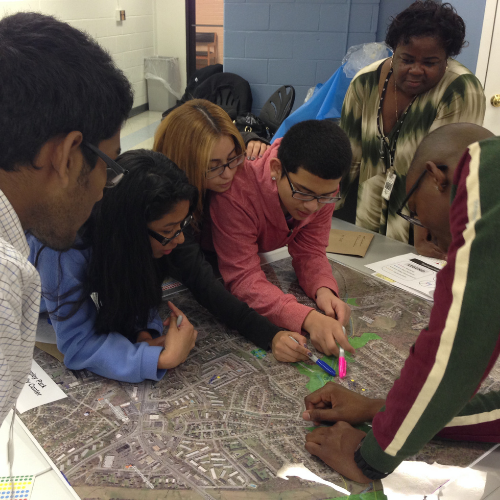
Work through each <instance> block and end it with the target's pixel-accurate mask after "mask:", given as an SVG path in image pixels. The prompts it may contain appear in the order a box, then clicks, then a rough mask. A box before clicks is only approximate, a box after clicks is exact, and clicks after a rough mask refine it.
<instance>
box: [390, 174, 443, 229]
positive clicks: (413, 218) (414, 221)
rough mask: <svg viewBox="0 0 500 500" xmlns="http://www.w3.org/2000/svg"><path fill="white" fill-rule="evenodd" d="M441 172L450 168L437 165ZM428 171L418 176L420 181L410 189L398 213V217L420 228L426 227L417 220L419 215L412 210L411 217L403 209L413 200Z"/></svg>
mask: <svg viewBox="0 0 500 500" xmlns="http://www.w3.org/2000/svg"><path fill="white" fill-rule="evenodd" d="M436 167H437V168H439V170H446V169H447V168H448V166H447V165H436ZM426 172H427V169H424V171H423V172H422V173H421V174H420V175H419V176H418V179H417V180H416V182H415V184H413V186H412V187H411V188H410V190H409V191H408V194H407V195H406V198H405V199H404V200H403V203H401V207H400V208H399V210H398V211H397V212H396V214H397V215H399V216H400V217H402V218H403V219H404V220H406V221H408V222H409V223H410V224H413V225H414V226H419V227H425V226H424V225H423V224H422V223H421V222H420V220H419V219H418V218H417V214H416V213H415V212H412V211H411V210H410V215H406V214H404V213H403V209H404V208H405V206H406V204H407V203H408V200H409V199H410V198H411V196H412V194H413V193H414V192H415V191H416V190H417V188H418V186H419V184H420V182H421V180H422V179H423V178H424V175H425V174H426Z"/></svg>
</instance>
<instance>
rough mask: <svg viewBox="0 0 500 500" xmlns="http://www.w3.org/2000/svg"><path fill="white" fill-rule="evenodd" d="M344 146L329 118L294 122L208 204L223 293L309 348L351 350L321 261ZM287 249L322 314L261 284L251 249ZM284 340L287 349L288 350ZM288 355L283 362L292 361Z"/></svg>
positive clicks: (343, 314)
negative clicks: (306, 338)
mask: <svg viewBox="0 0 500 500" xmlns="http://www.w3.org/2000/svg"><path fill="white" fill-rule="evenodd" d="M351 157H352V153H351V146H350V143H349V139H348V138H347V136H346V135H345V133H344V132H343V131H342V130H341V129H340V127H338V126H337V125H335V124H334V123H333V122H330V121H326V120H323V121H318V120H308V121H304V122H301V123H298V124H296V125H294V126H293V127H292V128H291V129H290V130H289V131H288V132H287V133H286V134H285V136H284V137H283V138H282V139H278V140H277V141H275V142H274V144H273V145H272V146H271V147H270V148H269V149H268V150H267V151H266V153H265V154H264V156H263V157H262V158H261V159H259V160H257V161H252V162H249V161H246V162H245V164H244V165H243V166H242V167H241V169H240V171H239V172H238V174H237V175H236V176H235V178H234V181H233V184H232V186H231V189H229V190H228V191H226V192H225V193H218V194H216V195H215V196H214V197H213V198H212V200H211V204H210V214H211V218H212V236H213V242H214V246H215V250H216V252H217V256H218V260H219V269H220V272H221V274H222V277H223V279H224V282H225V283H226V286H227V287H228V288H229V290H230V291H231V293H233V294H234V295H236V296H237V297H238V298H239V299H241V300H242V301H244V302H246V303H247V304H248V305H249V306H250V307H253V308H254V309H255V310H256V311H258V312H259V313H260V314H262V315H264V316H266V317H267V318H268V319H269V320H270V321H272V322H273V323H275V324H277V325H280V326H282V327H283V328H286V329H287V330H291V331H300V330H301V329H302V330H305V331H307V332H309V334H310V337H311V341H312V343H313V345H314V346H315V347H316V349H318V350H320V351H322V352H324V353H325V354H327V355H332V354H335V355H337V354H338V347H337V343H336V342H338V344H339V345H340V346H342V347H343V348H344V349H345V350H348V351H350V352H354V350H353V348H352V347H351V346H350V344H349V343H348V341H347V338H346V336H345V335H344V333H343V331H342V325H343V324H346V323H347V321H348V320H349V316H350V309H349V306H347V304H345V303H344V302H343V301H342V300H341V299H340V298H339V297H338V286H337V283H336V281H335V278H334V277H333V275H332V269H331V266H330V264H329V262H328V259H327V258H326V246H327V245H328V236H329V233H330V227H331V219H332V214H333V210H334V207H335V201H337V200H339V199H340V198H339V183H340V179H341V177H342V176H343V175H344V173H346V172H347V171H348V170H349V168H350V163H351ZM285 245H288V251H289V252H290V255H291V256H292V262H293V267H294V269H295V272H296V273H297V278H298V280H299V284H300V286H301V287H302V288H303V289H304V292H305V293H306V294H307V295H308V296H309V297H310V298H311V299H313V300H314V301H315V302H316V304H317V305H318V307H319V308H320V309H321V310H323V311H324V312H325V314H321V313H319V312H318V311H315V310H314V309H312V308H311V307H307V306H304V305H302V304H299V303H298V302H297V300H296V299H295V297H294V296H293V295H291V294H285V293H283V292H282V291H281V290H280V289H279V288H278V287H276V286H274V285H273V284H271V283H269V281H268V280H267V279H266V276H265V274H264V272H263V271H262V269H261V265H260V258H259V255H258V253H259V252H269V251H271V250H275V249H277V248H281V247H283V246H285ZM295 346H296V344H295V343H294V342H293V341H292V340H290V346H289V348H290V351H294V350H296V347H295ZM292 354H293V353H292V352H291V359H293V358H292Z"/></svg>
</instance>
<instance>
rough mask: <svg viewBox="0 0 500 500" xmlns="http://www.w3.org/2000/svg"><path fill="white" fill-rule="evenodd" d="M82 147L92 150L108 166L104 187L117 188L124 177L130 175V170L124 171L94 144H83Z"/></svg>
mask: <svg viewBox="0 0 500 500" xmlns="http://www.w3.org/2000/svg"><path fill="white" fill-rule="evenodd" d="M82 146H85V147H86V148H88V149H90V151H92V152H94V153H95V154H96V155H97V156H98V157H99V158H100V159H101V160H102V161H103V162H104V163H105V164H106V167H107V169H106V173H107V179H106V184H105V186H104V187H107V188H112V187H115V186H116V185H117V184H118V183H119V182H120V181H121V180H122V178H123V176H124V175H126V174H128V170H126V169H124V168H123V167H122V166H121V165H119V164H118V163H116V161H115V160H112V159H111V158H110V157H109V156H108V155H107V154H104V153H103V152H102V151H101V150H100V149H99V148H96V147H95V146H94V145H93V144H90V143H89V142H82Z"/></svg>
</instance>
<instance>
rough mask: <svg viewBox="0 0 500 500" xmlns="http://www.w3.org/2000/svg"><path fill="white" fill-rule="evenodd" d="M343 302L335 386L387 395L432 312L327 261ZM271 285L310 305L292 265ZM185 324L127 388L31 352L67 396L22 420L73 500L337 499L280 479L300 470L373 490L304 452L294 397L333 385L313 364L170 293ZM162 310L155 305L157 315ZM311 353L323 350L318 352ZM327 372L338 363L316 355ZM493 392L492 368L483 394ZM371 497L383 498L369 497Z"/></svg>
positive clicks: (435, 447)
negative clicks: (170, 363) (171, 356)
mask: <svg viewBox="0 0 500 500" xmlns="http://www.w3.org/2000/svg"><path fill="white" fill-rule="evenodd" d="M332 269H333V272H334V275H335V277H336V279H337V282H338V284H339V288H340V294H341V297H342V298H343V299H344V300H346V301H347V302H348V303H349V304H350V305H351V307H352V317H351V321H350V324H349V326H348V328H347V330H348V335H349V337H350V340H351V342H352V344H353V345H354V346H355V347H356V348H357V354H356V356H355V358H352V357H350V356H348V367H347V373H348V375H347V377H346V378H344V379H343V380H339V379H333V380H334V381H335V382H337V383H340V384H342V385H344V386H346V387H349V388H350V389H352V390H355V391H357V392H360V393H362V394H365V395H367V396H371V397H383V396H385V394H387V392H388V390H389V389H390V387H391V385H392V383H393V381H394V379H395V378H396V377H397V376H398V374H399V371H400V369H401V367H402V365H403V363H404V360H405V358H406V356H407V353H408V350H409V348H410V346H411V345H412V344H413V342H414V341H415V339H416V336H417V335H418V333H419V331H420V329H421V328H423V327H424V326H426V323H427V320H428V317H429V313H430V309H431V304H430V303H429V302H426V301H424V300H422V299H419V298H416V297H414V296H412V295H410V294H407V293H406V292H403V291H401V290H399V289H397V288H393V287H391V286H390V285H387V284H385V283H384V282H382V281H379V280H375V279H373V278H371V277H369V276H366V275H363V274H360V273H358V272H356V271H354V270H351V269H349V268H346V267H344V266H342V265H340V264H336V263H332ZM264 270H265V272H266V275H267V277H268V279H269V280H270V281H271V282H272V283H274V284H276V285H277V286H279V287H280V288H281V289H282V290H283V291H284V292H286V293H293V294H294V295H295V296H296V297H297V299H298V300H299V302H301V303H304V304H307V305H311V306H313V305H314V304H313V302H312V301H311V300H310V299H309V298H308V297H306V296H305V294H304V292H303V291H302V290H301V288H300V287H299V285H298V283H297V279H296V277H295V273H294V271H293V268H292V266H291V260H290V259H289V258H288V259H284V260H281V261H278V262H275V263H273V264H267V265H265V266H264ZM169 299H170V300H172V301H173V302H174V303H175V305H176V306H177V307H179V308H180V309H181V310H182V311H183V312H184V313H185V314H186V316H187V317H188V318H189V320H190V321H191V322H192V323H193V324H194V325H195V327H196V329H197V330H198V332H199V333H198V340H197V343H196V347H195V349H194V350H193V351H192V353H191V354H190V356H189V357H188V359H187V361H186V362H185V363H184V364H183V365H181V366H180V367H178V368H176V369H175V370H171V371H169V372H168V373H167V375H166V376H165V377H164V379H163V380H161V381H160V382H157V383H154V382H151V381H146V382H143V383H140V384H127V383H120V382H115V381H111V380H108V379H105V378H102V377H99V376H97V375H94V374H92V373H89V372H87V371H81V372H72V371H70V370H68V369H66V368H65V367H64V365H63V364H62V363H60V362H59V361H57V360H56V359H54V358H52V357H51V356H50V355H48V354H46V353H45V352H42V351H40V350H38V349H37V350H36V352H35V360H36V361H37V363H38V364H39V365H40V366H41V367H42V368H43V369H44V370H45V371H46V372H47V373H49V374H50V376H51V377H52V378H53V379H54V380H55V381H56V382H57V383H58V384H60V385H61V387H62V389H63V390H64V391H65V393H66V394H67V395H68V398H67V399H63V400H60V401H56V402H54V403H51V404H49V405H45V406H41V407H39V408H35V409H33V410H31V411H29V412H26V413H24V414H23V415H22V416H21V418H22V420H23V421H24V423H25V424H26V425H27V426H28V428H29V429H30V430H31V432H32V433H33V434H34V436H35V437H36V439H37V440H38V441H39V442H40V443H41V445H42V446H43V448H44V449H45V450H46V451H47V453H48V454H49V456H50V457H51V458H52V460H53V461H54V462H55V463H56V465H57V466H58V467H59V468H60V469H61V470H62V471H63V472H64V474H65V475H66V476H67V478H68V480H69V481H70V483H71V484H72V486H73V487H74V488H75V490H76V491H77V493H78V494H79V495H80V496H81V498H82V499H86V500H91V499H92V500H94V499H106V500H111V499H116V500H118V499H120V500H125V499H130V500H132V499H144V500H153V499H157V498H162V499H163V498H166V499H179V500H184V499H186V500H187V499H193V500H194V499H197V498H206V499H216V500H219V499H224V500H233V499H235V500H240V499H241V500H246V499H249V500H250V499H261V498H263V497H264V498H266V499H267V498H269V499H273V500H278V499H283V500H289V499H290V500H302V499H304V500H305V499H308V500H319V499H330V498H337V497H344V496H345V493H342V492H340V491H337V490H336V489H334V488H332V487H330V486H327V485H321V484H318V483H315V482H309V481H306V480H303V479H299V478H297V477H291V478H290V479H289V480H285V479H281V478H280V477H277V474H278V471H279V470H280V469H281V468H282V467H283V466H284V465H287V464H300V463H302V464H304V465H305V467H307V468H308V469H309V470H310V471H312V472H313V473H315V474H317V475H318V476H319V477H320V478H322V479H324V480H326V481H329V482H331V483H334V484H335V485H338V486H339V487H340V488H342V489H343V490H347V491H349V492H351V493H353V494H358V493H361V492H364V491H371V488H372V486H370V487H369V488H366V485H360V484H357V483H353V482H350V481H347V480H344V479H343V478H342V476H340V475H338V474H337V473H335V472H334V471H332V470H331V469H330V468H329V467H327V466H325V465H324V464H323V463H322V462H320V461H319V460H317V459H315V458H314V457H312V456H310V455H309V453H307V451H306V450H305V449H304V436H305V434H306V433H307V432H308V430H307V429H308V427H309V426H310V423H308V422H304V421H303V420H302V418H301V413H302V411H303V409H304V402H303V401H304V397H305V396H306V395H307V394H308V393H309V392H311V391H312V390H315V389H317V388H318V387H321V386H322V385H324V384H325V383H326V382H327V381H328V380H332V379H331V378H330V377H329V376H328V375H327V374H326V373H325V372H323V371H322V370H320V369H319V368H318V367H317V366H316V365H314V364H311V363H298V364H284V363H279V362H277V361H276V360H275V359H274V357H273V356H272V354H271V353H266V352H265V351H263V350H261V349H258V348H256V347H255V346H254V345H253V344H251V343H249V342H247V341H246V340H245V339H243V338H242V337H240V336H238V335H237V334H236V333H235V332H233V331H230V330H229V329H227V328H226V327H225V326H224V325H223V324H222V323H220V322H219V321H218V320H216V319H215V318H214V317H213V316H212V315H210V314H209V313H208V312H207V311H206V310H205V309H203V308H202V307H201V306H199V305H198V303H197V302H196V301H195V300H194V298H193V297H192V296H191V294H190V293H189V291H181V292H178V293H176V294H174V295H171V296H170V297H169ZM162 313H163V314H165V315H166V314H167V309H166V307H165V308H164V309H163V310H162ZM320 356H321V355H320ZM326 359H327V360H328V362H329V363H330V364H331V365H332V366H334V367H335V366H336V358H326ZM489 389H494V390H499V389H500V369H499V368H498V367H496V368H495V369H494V370H493V371H492V374H491V375H490V376H489V377H488V379H487V380H486V381H485V384H484V388H483V390H489ZM490 447H491V446H490V445H487V444H478V443H465V444H464V443H450V442H444V441H433V442H431V443H430V444H428V445H427V446H426V447H425V448H424V449H423V450H422V451H421V452H420V453H419V454H418V455H417V456H415V457H413V458H414V459H415V460H423V461H426V462H429V463H432V462H434V461H437V462H439V463H442V464H450V465H460V466H466V465H468V464H470V463H471V462H472V461H473V460H475V459H476V458H478V457H479V456H480V455H482V454H483V453H484V452H485V451H486V450H488V449H489V448H490ZM379 497H381V495H380V494H379Z"/></svg>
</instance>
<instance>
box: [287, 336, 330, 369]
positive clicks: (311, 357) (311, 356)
mask: <svg viewBox="0 0 500 500" xmlns="http://www.w3.org/2000/svg"><path fill="white" fill-rule="evenodd" d="M288 337H289V338H291V339H292V340H293V341H294V342H295V343H296V344H299V345H300V342H299V341H298V340H297V339H295V338H293V337H292V336H291V335H289V336H288ZM307 355H308V356H309V359H310V360H311V361H314V363H316V364H317V365H318V366H319V367H320V368H322V369H323V370H324V371H325V372H326V373H328V375H330V376H331V377H335V375H337V374H336V373H335V370H334V369H333V368H332V367H331V366H328V365H327V364H326V363H325V362H324V361H321V359H319V358H318V356H316V355H314V354H313V353H312V352H311V351H309V352H308V353H307Z"/></svg>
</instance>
